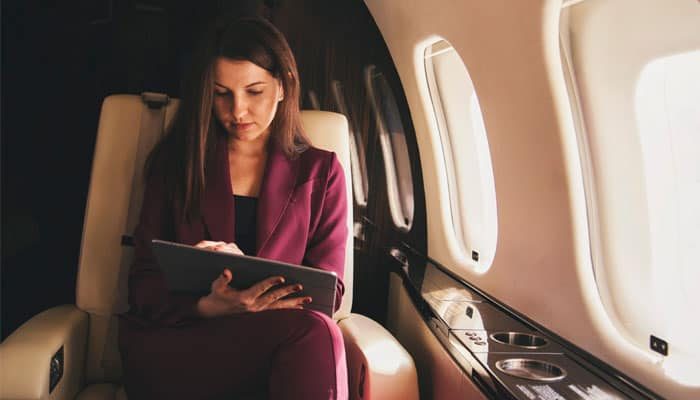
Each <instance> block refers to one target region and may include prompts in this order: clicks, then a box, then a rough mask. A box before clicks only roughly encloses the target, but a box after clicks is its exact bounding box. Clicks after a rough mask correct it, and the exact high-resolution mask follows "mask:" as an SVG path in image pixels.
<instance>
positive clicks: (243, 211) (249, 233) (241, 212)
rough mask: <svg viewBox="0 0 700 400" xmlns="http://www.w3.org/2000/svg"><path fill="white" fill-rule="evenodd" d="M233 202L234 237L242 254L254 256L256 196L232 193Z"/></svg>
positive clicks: (256, 213)
mask: <svg viewBox="0 0 700 400" xmlns="http://www.w3.org/2000/svg"><path fill="white" fill-rule="evenodd" d="M233 201H234V203H235V212H236V214H235V216H234V219H235V221H236V224H235V227H234V229H235V238H234V240H235V241H236V244H237V245H238V248H240V249H241V251H243V254H245V255H249V256H254V255H255V251H256V250H257V249H256V245H255V236H256V235H255V234H256V231H257V215H258V212H257V211H258V198H257V197H249V196H239V195H237V194H234V195H233Z"/></svg>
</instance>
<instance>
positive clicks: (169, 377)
mask: <svg viewBox="0 0 700 400" xmlns="http://www.w3.org/2000/svg"><path fill="white" fill-rule="evenodd" d="M206 44H207V45H206V46H203V47H202V49H203V53H204V54H202V55H201V56H200V57H198V58H197V59H198V60H199V61H200V62H201V65H197V66H195V67H194V68H193V72H192V76H190V79H188V80H186V82H185V85H187V87H186V88H185V92H184V95H183V99H182V103H181V105H180V109H179V111H178V114H177V116H176V118H175V121H174V124H173V126H172V128H171V129H170V131H169V132H168V134H167V135H166V136H165V137H164V139H163V140H162V141H161V142H160V143H159V144H158V145H157V146H156V148H155V149H154V150H153V152H152V154H151V155H150V157H149V160H148V163H147V167H146V182H147V187H146V191H145V194H144V201H143V206H142V210H141V217H140V222H139V225H138V227H137V228H136V232H135V233H134V237H135V242H136V250H135V258H134V263H133V265H132V267H131V271H130V274H129V303H130V306H131V307H130V310H129V312H128V313H127V314H125V315H124V316H123V318H122V319H121V324H120V340H119V343H120V351H121V354H122V361H123V366H124V374H125V376H124V378H125V379H124V380H125V387H126V391H127V394H128V397H129V399H130V400H133V399H178V398H183V399H209V398H217V399H218V398H239V397H241V396H243V397H244V396H250V395H258V394H260V393H262V394H265V395H266V396H268V397H269V398H272V399H282V398H284V399H342V398H346V397H347V372H346V365H345V354H344V347H343V341H342V335H341V333H340V331H339V329H338V327H337V325H336V324H335V323H334V322H333V321H332V320H330V319H329V318H327V317H325V316H324V315H322V314H320V313H316V312H313V311H309V310H304V309H303V305H304V304H306V303H308V302H310V301H313V299H311V298H309V297H295V298H288V297H286V296H287V295H289V294H291V293H293V292H296V291H299V290H300V289H301V288H300V287H299V286H298V285H284V284H283V278H282V277H272V278H269V279H266V280H264V281H262V282H260V283H258V284H256V285H254V286H253V287H251V288H249V289H247V290H241V291H239V290H235V289H233V288H231V287H230V286H229V285H228V283H229V282H231V280H232V279H236V277H235V276H232V274H231V271H229V270H225V271H223V272H222V274H221V276H220V277H219V278H218V279H216V280H215V281H214V282H213V283H212V285H211V293H209V295H207V296H204V297H201V298H198V297H195V296H186V295H182V294H174V293H168V291H167V288H166V286H165V282H164V280H163V276H162V273H161V271H160V270H159V268H158V265H157V264H156V262H155V261H154V257H153V254H152V252H151V249H150V241H151V240H152V239H154V238H160V239H165V240H172V241H176V242H181V243H185V244H191V245H197V246H199V247H203V248H210V249H215V250H220V251H230V252H241V251H242V252H243V253H245V254H253V255H257V256H259V257H265V258H270V259H275V260H279V261H284V262H289V263H294V264H303V265H308V266H313V267H317V268H321V269H325V270H328V271H333V272H335V273H336V274H337V275H338V277H339V279H338V287H337V293H336V306H339V305H340V299H341V297H342V294H343V283H342V278H343V267H344V259H345V257H344V256H345V241H346V238H347V229H346V223H345V220H346V215H347V214H346V213H347V210H346V197H345V183H344V175H343V171H342V168H341V166H340V164H339V162H338V160H337V158H336V157H335V155H334V154H333V153H330V152H325V151H322V150H319V149H315V148H313V147H311V146H310V144H309V142H308V140H307V139H306V137H305V136H304V134H303V131H302V128H301V124H300V117H299V100H298V98H299V90H300V89H299V81H298V73H297V68H296V63H295V61H294V58H293V56H292V53H291V51H290V49H289V46H288V45H287V43H286V41H285V39H284V37H283V36H282V34H281V33H280V32H279V31H278V30H277V29H275V28H274V27H273V26H272V25H271V24H270V23H268V22H266V21H263V20H260V19H240V20H237V21H234V22H232V23H229V24H227V25H224V26H222V27H220V28H216V29H215V30H214V32H213V33H212V35H210V37H209V39H208V40H207V41H206Z"/></svg>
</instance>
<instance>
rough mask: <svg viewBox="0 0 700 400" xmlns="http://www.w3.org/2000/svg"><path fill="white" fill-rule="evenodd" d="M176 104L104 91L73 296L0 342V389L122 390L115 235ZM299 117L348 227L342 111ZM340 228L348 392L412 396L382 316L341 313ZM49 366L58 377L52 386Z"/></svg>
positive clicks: (132, 220)
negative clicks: (332, 177) (334, 167)
mask: <svg viewBox="0 0 700 400" xmlns="http://www.w3.org/2000/svg"><path fill="white" fill-rule="evenodd" d="M176 107H177V100H174V99H169V98H168V97H167V96H165V95H161V94H156V93H144V94H143V95H142V96H140V97H139V96H136V95H114V96H110V97H108V98H106V99H105V101H104V103H103V105H102V112H101V115H100V122H99V128H98V137H97V143H96V146H95V155H94V161H93V169H92V175H91V181H90V191H89V194H88V201H87V207H86V212H85V223H84V228H83V240H82V246H81V255H80V265H79V272H78V282H77V289H76V290H77V293H76V296H77V301H76V303H77V304H76V305H63V306H58V307H54V308H52V309H49V310H47V311H44V312H42V313H40V314H38V315H36V316H35V317H34V318H32V319H31V320H29V321H28V322H26V323H25V324H23V325H22V326H21V327H20V328H18V329H17V330H16V331H15V332H14V333H13V334H12V335H10V336H9V337H8V338H7V339H6V340H5V341H4V342H3V343H2V344H0V399H8V400H9V399H74V398H77V399H79V400H86V399H126V395H125V393H124V389H123V387H122V386H121V384H120V378H121V375H122V372H121V362H120V358H119V353H118V349H117V329H116V328H117V317H116V316H115V315H116V314H118V313H121V312H124V311H125V310H126V309H127V307H128V305H127V303H126V299H127V293H126V292H127V287H126V277H127V274H128V269H129V265H130V263H131V258H132V252H133V248H132V247H130V246H128V245H125V244H128V242H129V240H128V239H129V238H128V236H124V235H125V233H130V232H133V229H134V227H135V225H136V222H137V218H138V213H139V209H140V206H141V197H142V193H143V188H142V185H143V183H142V179H141V171H142V169H143V163H144V160H145V158H146V156H147V154H148V152H149V150H150V149H151V148H152V147H153V145H154V144H155V143H156V142H157V140H158V138H159V137H160V135H161V134H162V132H163V129H164V127H166V126H167V124H168V123H169V121H171V120H172V117H173V115H174V113H175V109H176ZM302 121H303V124H304V127H305V129H306V130H307V133H308V135H309V137H310V139H311V141H312V143H313V144H314V145H315V146H317V147H320V148H323V149H328V150H332V151H335V152H336V153H337V155H338V158H339V159H340V162H341V163H342V165H343V167H344V169H345V171H346V177H347V178H348V179H347V189H348V202H349V207H348V210H349V215H348V221H347V223H348V229H350V230H349V232H352V230H351V227H352V225H351V224H352V220H353V219H352V204H351V203H350V202H351V185H350V183H351V182H350V172H349V171H350V156H349V145H348V127H347V121H346V119H345V117H344V116H342V115H340V114H335V113H329V112H322V111H304V112H302ZM348 236H349V238H348V247H347V248H348V252H347V256H346V268H345V288H346V292H345V296H344V297H343V303H342V306H341V308H340V309H339V310H338V312H336V314H335V315H334V318H335V319H336V320H337V321H338V324H339V326H340V327H341V330H342V332H343V335H344V337H345V345H346V350H347V357H348V373H349V380H350V382H349V384H350V394H351V398H354V399H369V398H373V399H382V400H391V399H402V400H407V399H408V400H410V399H417V398H418V383H417V377H416V371H415V366H414V364H413V360H412V359H411V357H410V355H409V354H408V353H407V352H406V350H405V349H404V348H403V347H402V346H401V345H400V344H399V343H398V342H397V341H396V340H395V339H394V338H393V337H392V336H391V334H390V333H388V332H387V331H386V330H385V329H384V328H383V327H382V326H380V325H379V324H377V323H376V322H374V321H372V320H371V319H369V318H366V317H363V316H361V315H358V314H351V313H350V309H351V305H352V286H353V285H352V276H353V259H352V254H353V245H352V235H348ZM59 358H62V361H61V360H59ZM51 369H53V379H52V378H51V374H50V370H51ZM57 376H61V378H60V379H59V380H57V383H55V387H53V388H52V386H54V385H52V382H51V381H52V380H54V381H55V380H56V377H57Z"/></svg>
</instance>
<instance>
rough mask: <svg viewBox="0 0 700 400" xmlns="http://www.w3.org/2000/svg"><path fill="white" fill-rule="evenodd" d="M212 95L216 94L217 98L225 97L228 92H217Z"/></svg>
mask: <svg viewBox="0 0 700 400" xmlns="http://www.w3.org/2000/svg"><path fill="white" fill-rule="evenodd" d="M214 94H216V95H217V96H226V95H228V92H218V91H214Z"/></svg>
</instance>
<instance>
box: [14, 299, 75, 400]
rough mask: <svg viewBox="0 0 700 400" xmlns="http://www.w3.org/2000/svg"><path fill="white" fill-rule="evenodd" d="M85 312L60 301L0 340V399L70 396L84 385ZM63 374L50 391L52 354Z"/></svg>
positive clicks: (67, 397) (59, 397) (73, 395)
mask: <svg viewBox="0 0 700 400" xmlns="http://www.w3.org/2000/svg"><path fill="white" fill-rule="evenodd" d="M87 333H88V314H87V313H86V312H84V311H81V310H79V309H78V308H76V307H75V306H74V305H62V306H58V307H54V308H51V309H49V310H46V311H44V312H42V313H40V314H37V315H36V316H34V317H33V318H32V319H30V320H29V321H27V322H25V323H24V324H22V326H20V327H19V328H17V330H16V331H15V332H13V333H12V334H11V335H10V336H9V337H7V338H6V339H5V341H3V342H2V343H0V399H8V400H9V399H73V398H75V396H76V394H78V392H79V391H80V389H81V387H82V385H83V377H84V375H85V374H84V365H85V349H86V343H87ZM61 347H63V377H62V378H61V379H60V380H59V381H58V384H57V385H56V387H55V388H54V390H53V391H52V393H51V394H50V395H49V375H50V368H51V367H50V364H51V358H52V357H53V356H54V354H56V353H57V352H58V351H59V350H60V349H61Z"/></svg>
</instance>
